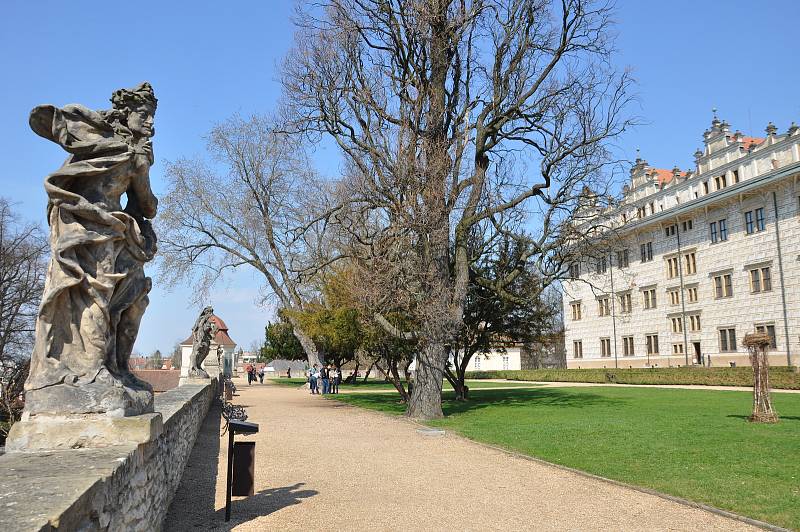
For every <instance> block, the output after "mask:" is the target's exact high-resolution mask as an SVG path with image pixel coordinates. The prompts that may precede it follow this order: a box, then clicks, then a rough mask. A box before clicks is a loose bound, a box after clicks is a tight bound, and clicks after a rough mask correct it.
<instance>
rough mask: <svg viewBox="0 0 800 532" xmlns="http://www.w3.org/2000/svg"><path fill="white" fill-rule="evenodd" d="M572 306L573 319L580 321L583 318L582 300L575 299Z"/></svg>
mask: <svg viewBox="0 0 800 532" xmlns="http://www.w3.org/2000/svg"><path fill="white" fill-rule="evenodd" d="M569 306H570V308H572V321H578V320H580V319H581V317H582V316H581V302H580V301H575V302H574V303H570V304H569Z"/></svg>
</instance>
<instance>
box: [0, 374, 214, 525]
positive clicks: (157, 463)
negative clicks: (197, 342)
mask: <svg viewBox="0 0 800 532" xmlns="http://www.w3.org/2000/svg"><path fill="white" fill-rule="evenodd" d="M216 389H217V386H216V382H215V381H214V380H211V381H207V382H206V383H204V384H188V385H185V386H181V387H179V388H175V389H173V390H170V391H168V392H165V393H163V394H160V395H158V396H156V398H155V410H156V412H161V414H162V416H163V420H164V431H163V432H162V434H161V435H160V436H158V438H156V439H155V440H153V441H150V442H147V443H143V444H139V445H130V444H129V445H120V446H112V447H105V448H100V449H75V450H59V451H48V452H30V453H26V452H12V453H8V454H6V455H3V456H0V470H1V471H3V474H2V475H0V508H2V510H0V530H48V531H49V530H131V531H139V530H142V531H150V530H161V525H162V522H163V520H164V517H165V516H166V514H167V511H168V509H169V505H170V503H171V502H172V498H173V496H174V495H175V491H176V490H177V488H178V484H179V483H180V481H181V477H182V476H183V470H184V468H185V466H186V462H187V461H188V459H189V456H190V454H191V452H192V448H193V447H194V442H195V439H196V438H197V433H198V431H199V429H200V426H201V424H202V422H203V420H204V419H205V416H206V415H207V414H208V411H209V408H210V406H211V403H212V401H214V398H215V393H214V392H215V390H216Z"/></svg>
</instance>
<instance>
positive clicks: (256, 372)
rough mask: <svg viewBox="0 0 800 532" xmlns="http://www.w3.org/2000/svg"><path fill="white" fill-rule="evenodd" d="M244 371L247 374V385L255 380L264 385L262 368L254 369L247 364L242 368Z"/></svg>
mask: <svg viewBox="0 0 800 532" xmlns="http://www.w3.org/2000/svg"><path fill="white" fill-rule="evenodd" d="M244 370H245V371H246V372H247V384H248V385H250V384H252V383H254V382H256V380H258V381H259V382H261V384H264V367H263V366H262V367H260V368H258V369H256V367H255V366H254V365H252V364H247V365H246V366H245V367H244Z"/></svg>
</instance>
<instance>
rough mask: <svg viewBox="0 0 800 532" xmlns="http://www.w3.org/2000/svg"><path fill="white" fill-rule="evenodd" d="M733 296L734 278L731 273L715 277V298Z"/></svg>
mask: <svg viewBox="0 0 800 532" xmlns="http://www.w3.org/2000/svg"><path fill="white" fill-rule="evenodd" d="M731 296H733V276H732V275H731V274H730V273H726V274H723V275H715V276H714V298H715V299H722V298H723V297H731Z"/></svg>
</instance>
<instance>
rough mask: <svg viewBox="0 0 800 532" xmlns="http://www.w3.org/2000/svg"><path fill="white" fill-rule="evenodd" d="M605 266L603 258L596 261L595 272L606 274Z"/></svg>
mask: <svg viewBox="0 0 800 532" xmlns="http://www.w3.org/2000/svg"><path fill="white" fill-rule="evenodd" d="M607 266H608V265H607V264H606V258H605V257H603V258H600V259H597V262H595V272H597V273H606V269H607Z"/></svg>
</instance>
